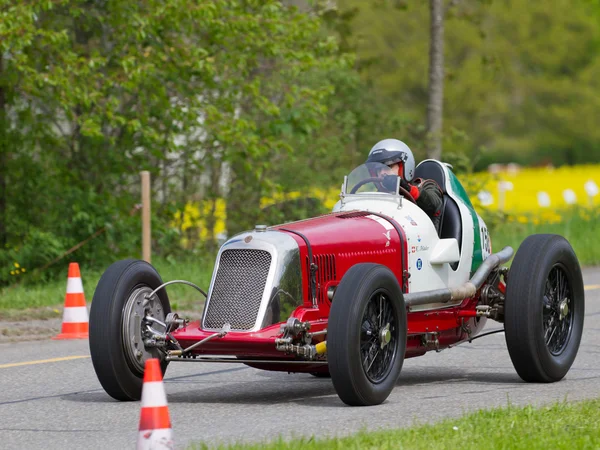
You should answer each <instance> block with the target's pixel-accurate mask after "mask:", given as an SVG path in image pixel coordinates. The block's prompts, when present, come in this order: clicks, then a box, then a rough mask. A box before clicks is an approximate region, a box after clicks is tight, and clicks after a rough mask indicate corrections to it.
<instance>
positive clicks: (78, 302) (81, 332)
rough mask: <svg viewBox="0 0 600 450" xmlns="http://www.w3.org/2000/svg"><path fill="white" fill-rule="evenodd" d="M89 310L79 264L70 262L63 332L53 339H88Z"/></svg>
mask: <svg viewBox="0 0 600 450" xmlns="http://www.w3.org/2000/svg"><path fill="white" fill-rule="evenodd" d="M88 327H89V323H88V311H87V308H86V306H85V296H84V295H83V283H82V282H81V274H80V273H79V264H77V263H71V264H69V277H68V278H67V294H66V295H65V310H64V311H63V322H62V330H61V333H60V334H59V335H57V336H54V337H53V338H52V339H87V338H88Z"/></svg>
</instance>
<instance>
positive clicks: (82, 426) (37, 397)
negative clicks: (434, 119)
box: [0, 268, 600, 450]
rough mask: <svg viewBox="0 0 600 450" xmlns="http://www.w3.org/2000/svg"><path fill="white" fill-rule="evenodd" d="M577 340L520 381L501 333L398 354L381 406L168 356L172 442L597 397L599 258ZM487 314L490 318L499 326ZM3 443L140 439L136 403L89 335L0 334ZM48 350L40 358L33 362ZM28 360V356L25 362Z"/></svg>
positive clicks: (316, 383)
mask: <svg viewBox="0 0 600 450" xmlns="http://www.w3.org/2000/svg"><path fill="white" fill-rule="evenodd" d="M584 280H585V284H586V285H587V287H588V289H587V290H586V318H585V329H584V333H583V339H582V344H581V347H580V350H579V354H578V357H577V359H576V361H575V364H574V365H573V367H572V368H571V371H570V372H569V374H568V375H567V377H566V378H565V379H564V380H562V381H561V382H559V383H554V384H527V383H524V382H522V381H521V380H520V378H519V377H518V376H517V375H516V372H515V371H514V369H513V367H512V363H511V361H510V358H509V356H508V352H507V350H506V345H505V342H504V335H503V334H495V335H491V336H489V337H485V338H482V339H479V340H476V341H474V342H473V343H471V344H465V345H461V346H459V347H456V348H453V349H448V350H445V351H443V352H441V353H435V352H433V353H428V354H427V355H425V356H422V357H419V358H412V359H408V360H406V361H405V363H404V368H403V371H402V375H401V376H400V379H399V380H398V384H397V387H396V388H395V389H394V391H393V393H392V395H391V396H390V397H389V399H388V400H387V401H386V403H384V404H383V405H379V406H376V407H370V408H350V407H347V406H345V405H344V404H343V403H342V402H341V401H340V400H339V399H338V397H337V395H336V394H335V391H334V389H333V386H332V384H331V382H330V380H327V379H316V378H313V377H312V376H310V375H304V374H293V375H288V374H286V373H276V372H272V373H271V372H263V371H258V370H255V369H251V368H248V367H246V366H243V365H235V364H213V365H210V364H193V363H179V364H176V363H174V364H171V365H170V367H169V370H168V371H167V376H166V379H165V389H166V392H167V398H168V402H169V410H170V414H171V421H172V423H173V432H174V437H175V442H176V444H177V447H178V448H185V446H186V445H187V444H189V443H190V442H192V441H199V440H203V441H205V442H208V443H221V442H231V441H238V440H244V441H263V440H266V439H273V438H276V437H277V436H279V435H283V436H285V437H289V436H309V435H317V436H325V435H344V434H348V433H352V432H354V431H356V430H359V429H361V428H364V429H380V428H389V427H403V426H409V425H412V424H414V423H423V422H429V421H435V420H438V419H441V418H445V417H454V416H460V415H462V414H463V413H465V412H468V411H473V410H476V409H480V408H490V407H494V406H505V405H507V403H509V402H510V403H511V404H513V405H524V404H535V405H539V404H543V403H547V402H553V401H557V400H565V399H567V400H579V399H584V398H598V397H600V268H593V269H586V270H585V271H584ZM500 327H501V325H500V324H497V323H495V322H492V321H489V322H488V326H487V328H488V329H495V328H500ZM0 355H1V358H0V447H1V448H3V449H13V448H15V449H16V448H19V449H22V448H27V449H44V450H50V449H75V448H86V449H107V448H110V449H120V448H133V447H134V446H135V442H136V439H137V426H138V421H139V407H140V406H139V403H137V402H128V403H120V402H116V401H114V400H112V399H111V398H110V397H109V396H108V395H107V394H105V392H104V391H103V390H102V388H101V387H100V384H99V383H98V381H97V379H96V376H95V373H94V370H93V367H92V362H91V360H90V358H89V350H88V344H87V341H50V340H47V341H30V342H19V343H13V344H1V345H0ZM40 360H46V362H40ZM21 363H24V364H21Z"/></svg>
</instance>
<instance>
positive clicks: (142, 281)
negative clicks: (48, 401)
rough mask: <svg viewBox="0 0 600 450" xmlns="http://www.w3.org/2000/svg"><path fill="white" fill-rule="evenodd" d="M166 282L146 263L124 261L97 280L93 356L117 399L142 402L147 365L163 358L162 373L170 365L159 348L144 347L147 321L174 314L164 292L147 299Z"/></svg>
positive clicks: (92, 315)
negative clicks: (150, 360)
mask: <svg viewBox="0 0 600 450" xmlns="http://www.w3.org/2000/svg"><path fill="white" fill-rule="evenodd" d="M161 284H162V280H161V278H160V276H159V275H158V273H157V272H156V270H155V269H154V267H152V266H151V265H150V264H148V263H147V262H145V261H139V260H132V259H129V260H123V261H118V262H116V263H114V264H112V265H111V266H110V267H109V268H108V269H106V271H105V272H104V274H103V275H102V277H101V278H100V281H99V282H98V286H97V287H96V291H95V293H94V299H93V300H92V306H91V308H90V338H89V340H90V353H91V356H92V363H93V365H94V370H95V371H96V375H97V376H98V380H99V381H100V384H101V385H102V387H103V388H104V390H105V391H106V392H107V393H108V394H109V395H110V396H111V397H113V398H115V399H117V400H139V399H140V398H141V395H142V383H143V376H144V365H145V363H146V360H147V359H149V358H159V359H160V360H161V367H162V371H163V373H164V372H165V370H166V368H167V361H165V360H164V357H163V355H162V353H161V352H160V351H159V350H158V349H157V348H156V347H147V346H146V345H145V344H144V338H145V336H144V334H145V333H144V327H145V325H144V320H143V319H144V317H145V316H146V315H149V316H151V317H154V318H155V319H158V320H160V321H161V322H164V321H165V317H166V315H167V314H168V313H170V312H171V307H170V305H169V299H168V297H167V294H166V292H165V290H164V289H161V290H160V291H159V292H157V293H156V295H154V296H153V298H152V299H146V296H147V295H148V294H150V293H151V292H152V291H153V290H154V289H156V288H157V287H158V286H160V285H161Z"/></svg>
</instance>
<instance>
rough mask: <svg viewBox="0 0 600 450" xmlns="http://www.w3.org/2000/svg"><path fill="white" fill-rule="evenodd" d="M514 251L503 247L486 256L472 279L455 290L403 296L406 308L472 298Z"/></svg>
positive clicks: (439, 290)
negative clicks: (493, 271)
mask: <svg viewBox="0 0 600 450" xmlns="http://www.w3.org/2000/svg"><path fill="white" fill-rule="evenodd" d="M513 253H514V250H513V249H512V247H504V248H503V249H502V250H500V251H499V252H498V253H493V254H491V255H490V256H488V257H487V258H486V259H485V261H483V263H482V264H481V266H479V269H477V270H476V271H475V273H474V274H473V277H472V278H471V279H470V280H469V281H467V282H466V283H465V284H463V285H461V286H458V287H455V288H444V289H435V290H433V291H423V292H411V293H408V294H404V302H405V304H406V306H408V307H411V306H417V305H427V304H428V303H447V302H452V301H455V300H464V299H465V298H469V297H473V296H474V295H475V293H476V292H477V291H478V290H479V288H481V286H482V285H483V283H484V282H485V280H486V279H487V277H488V276H489V275H490V273H492V270H494V269H495V268H496V267H498V266H499V265H500V264H504V263H506V262H508V261H509V260H510V258H512V255H513Z"/></svg>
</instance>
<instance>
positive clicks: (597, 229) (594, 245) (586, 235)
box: [491, 209, 600, 266]
mask: <svg viewBox="0 0 600 450" xmlns="http://www.w3.org/2000/svg"><path fill="white" fill-rule="evenodd" d="M538 233H550V234H560V235H561V236H564V237H565V238H566V239H567V240H568V241H569V242H570V243H571V245H572V246H573V249H574V250H575V254H576V255H577V258H578V259H579V263H580V264H581V265H582V266H591V265H598V264H600V239H598V236H600V216H597V215H594V216H593V217H591V216H590V215H589V213H587V212H586V211H585V210H578V209H575V210H573V211H571V212H563V221H562V222H560V223H538V224H534V223H525V224H523V223H511V224H505V225H502V226H500V227H498V229H496V230H494V231H493V232H492V233H491V237H492V247H493V251H495V252H497V251H500V250H501V249H502V248H504V247H505V246H507V245H510V246H511V247H512V248H514V249H515V251H516V250H517V249H518V248H519V245H520V244H521V242H523V240H525V238H526V237H527V236H530V235H532V234H538Z"/></svg>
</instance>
